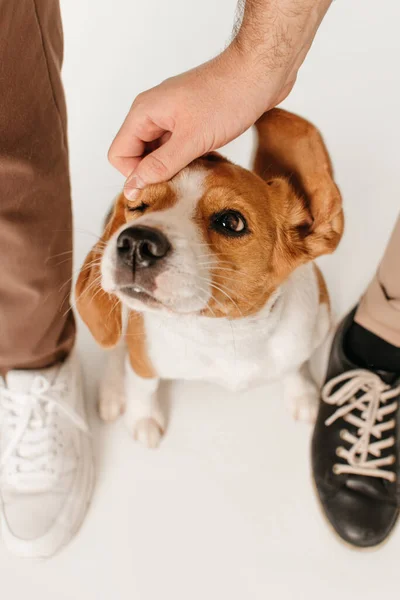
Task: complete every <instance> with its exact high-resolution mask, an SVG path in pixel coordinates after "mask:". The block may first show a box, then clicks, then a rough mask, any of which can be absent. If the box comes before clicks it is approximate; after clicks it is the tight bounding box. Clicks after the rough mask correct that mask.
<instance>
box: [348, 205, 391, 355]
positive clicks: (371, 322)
mask: <svg viewBox="0 0 400 600" xmlns="http://www.w3.org/2000/svg"><path fill="white" fill-rule="evenodd" d="M355 320H356V321H357V323H359V324H360V325H362V326H363V327H365V328H366V329H368V330H369V331H372V333H375V334H376V335H379V337H381V338H382V339H384V340H386V341H387V342H389V343H390V344H393V345H394V346H398V347H400V216H399V218H398V220H397V223H396V225H395V228H394V231H393V234H392V237H391V238H390V241H389V244H388V246H387V248H386V251H385V254H384V257H383V260H382V262H381V264H380V267H379V269H378V272H377V274H376V275H375V277H374V279H373V280H372V281H371V283H370V285H369V287H368V288H367V291H366V293H365V294H364V296H363V298H362V300H361V303H360V306H359V308H358V310H357V314H356V317H355Z"/></svg>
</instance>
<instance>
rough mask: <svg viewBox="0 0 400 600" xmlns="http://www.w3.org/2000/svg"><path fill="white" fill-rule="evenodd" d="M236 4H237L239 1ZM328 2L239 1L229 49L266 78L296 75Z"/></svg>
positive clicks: (316, 0) (311, 0)
mask: <svg viewBox="0 0 400 600" xmlns="http://www.w3.org/2000/svg"><path fill="white" fill-rule="evenodd" d="M239 2H240V0H239ZM331 2H332V0H242V2H241V3H240V4H239V11H240V14H239V18H238V24H237V26H236V35H235V38H234V40H233V42H232V43H233V45H234V46H235V47H236V49H237V50H238V51H239V52H240V53H242V54H243V55H246V56H247V57H248V58H249V60H251V61H257V62H259V63H260V65H261V66H262V68H263V69H264V70H265V72H268V73H269V74H270V75H272V74H274V73H275V74H277V73H279V72H282V76H285V74H286V77H287V76H290V73H294V74H295V73H297V70H298V69H299V67H300V65H301V64H302V62H303V61H304V59H305V57H306V55H307V52H308V50H309V48H310V46H311V44H312V41H313V39H314V36H315V34H316V32H317V30H318V27H319V25H320V23H321V21H322V19H323V18H324V16H325V14H326V12H327V10H328V8H329V6H330V4H331Z"/></svg>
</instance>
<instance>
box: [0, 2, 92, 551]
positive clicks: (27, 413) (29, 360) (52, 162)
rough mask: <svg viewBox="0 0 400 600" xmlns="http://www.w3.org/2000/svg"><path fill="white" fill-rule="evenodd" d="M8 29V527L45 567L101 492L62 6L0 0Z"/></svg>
mask: <svg viewBox="0 0 400 600" xmlns="http://www.w3.org/2000/svg"><path fill="white" fill-rule="evenodd" d="M0 28H1V36H0V61H1V63H0V81H1V94H0V256H1V261H0V281H1V285H0V528H1V530H2V538H3V541H4V543H5V544H6V546H7V547H8V548H9V549H10V550H11V551H12V552H14V553H15V554H19V555H22V556H29V557H46V556H51V555H52V554H54V553H55V552H56V551H57V550H59V549H60V548H61V547H62V546H63V545H64V544H66V543H67V542H68V541H69V539H70V538H71V537H72V536H73V535H74V534H75V533H76V531H77V529H78V528H79V526H80V524H81V523H82V520H83V518H84V516H85V513H86V510H87V506H88V503H89V500H90V496H91V491H92V484H93V462H92V453H91V448H90V440H89V437H88V435H87V433H88V428H87V425H86V423H85V410H84V403H83V395H82V387H81V383H80V378H79V365H78V364H77V357H76V353H75V351H72V352H71V349H72V346H73V343H74V338H75V325H74V319H73V315H72V312H71V310H69V293H70V287H71V282H70V278H71V264H72V256H71V250H72V222H71V202H70V186H69V175H68V149H67V140H66V111H65V104H64V97H63V90H62V85H61V77H60V69H61V61H62V30H61V18H60V11H59V5H58V0H0ZM45 367H46V368H45Z"/></svg>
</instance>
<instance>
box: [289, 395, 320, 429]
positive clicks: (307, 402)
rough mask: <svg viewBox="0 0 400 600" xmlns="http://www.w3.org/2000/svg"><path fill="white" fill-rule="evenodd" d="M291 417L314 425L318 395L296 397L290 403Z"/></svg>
mask: <svg viewBox="0 0 400 600" xmlns="http://www.w3.org/2000/svg"><path fill="white" fill-rule="evenodd" d="M291 413H292V417H293V418H294V419H295V420H296V421H302V422H303V423H315V421H316V418H317V414H318V395H317V394H315V395H310V394H308V395H303V396H296V397H295V398H293V399H292V401H291Z"/></svg>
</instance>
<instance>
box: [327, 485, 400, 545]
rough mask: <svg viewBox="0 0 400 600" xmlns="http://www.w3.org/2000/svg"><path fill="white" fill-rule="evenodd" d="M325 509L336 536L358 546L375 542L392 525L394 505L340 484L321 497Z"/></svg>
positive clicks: (379, 539) (387, 533)
mask: <svg viewBox="0 0 400 600" xmlns="http://www.w3.org/2000/svg"><path fill="white" fill-rule="evenodd" d="M323 505H324V508H325V512H326V514H327V517H328V519H329V521H330V522H331V524H332V525H333V527H334V529H335V530H336V532H337V533H338V534H339V535H340V537H341V538H342V539H343V540H345V541H346V542H348V543H349V544H351V545H352V546H356V547H359V548H368V547H373V546H377V545H378V544H380V543H381V542H383V541H384V540H385V538H386V537H387V536H388V535H389V533H390V531H391V529H392V528H393V526H394V524H395V522H396V520H397V516H398V509H397V507H396V506H395V505H394V504H392V503H390V502H385V501H383V500H382V499H379V498H371V497H368V496H364V495H362V494H359V493H358V492H355V491H354V490H350V489H347V488H346V487H343V488H341V489H340V490H339V491H338V492H337V493H336V494H335V495H334V496H332V497H329V498H326V499H325V500H324V501H323Z"/></svg>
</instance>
